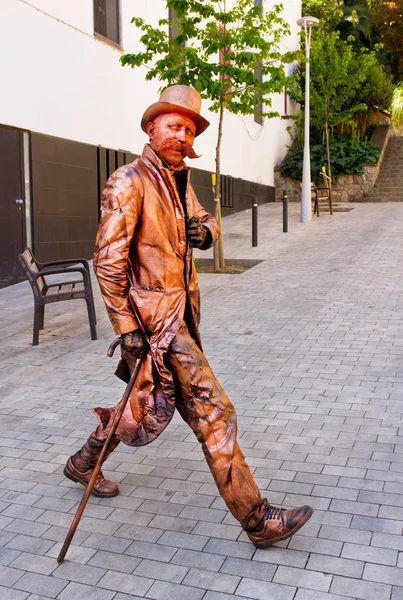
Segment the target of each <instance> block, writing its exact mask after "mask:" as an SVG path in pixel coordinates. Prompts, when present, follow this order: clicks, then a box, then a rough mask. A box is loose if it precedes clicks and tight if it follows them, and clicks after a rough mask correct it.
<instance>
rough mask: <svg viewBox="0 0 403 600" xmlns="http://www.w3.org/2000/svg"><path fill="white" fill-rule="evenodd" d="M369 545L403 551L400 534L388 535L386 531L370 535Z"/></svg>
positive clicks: (402, 539)
mask: <svg viewBox="0 0 403 600" xmlns="http://www.w3.org/2000/svg"><path fill="white" fill-rule="evenodd" d="M371 546H375V547H378V548H389V549H391V550H398V551H400V552H403V537H402V535H389V534H387V533H377V532H375V533H374V534H373V535H372V541H371Z"/></svg>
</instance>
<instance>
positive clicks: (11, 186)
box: [0, 126, 27, 288]
mask: <svg viewBox="0 0 403 600" xmlns="http://www.w3.org/2000/svg"><path fill="white" fill-rule="evenodd" d="M25 135H27V134H25ZM25 244H26V210H25V182H24V132H22V131H19V130H18V129H11V128H9V127H2V126H0V288H1V287H6V286H7V285H11V284H13V283H17V282H18V281H21V280H23V279H24V276H23V273H22V269H21V267H20V265H19V262H18V254H20V253H21V252H22V251H23V250H24V248H25Z"/></svg>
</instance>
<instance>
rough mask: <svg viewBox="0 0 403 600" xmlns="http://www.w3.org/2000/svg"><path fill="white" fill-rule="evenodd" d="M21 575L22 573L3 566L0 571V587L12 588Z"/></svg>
mask: <svg viewBox="0 0 403 600" xmlns="http://www.w3.org/2000/svg"><path fill="white" fill-rule="evenodd" d="M22 575H23V571H20V570H19V569H13V568H12V567H6V566H3V567H1V569H0V586H10V587H11V586H12V585H13V584H14V583H15V582H16V581H18V579H20V578H21V576H22Z"/></svg>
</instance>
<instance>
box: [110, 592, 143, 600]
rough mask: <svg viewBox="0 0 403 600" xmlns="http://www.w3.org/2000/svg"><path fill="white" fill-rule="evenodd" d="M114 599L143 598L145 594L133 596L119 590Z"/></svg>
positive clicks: (131, 599) (136, 599)
mask: <svg viewBox="0 0 403 600" xmlns="http://www.w3.org/2000/svg"><path fill="white" fill-rule="evenodd" d="M113 600H143V596H133V595H132V594H130V596H129V595H128V594H122V593H121V592H119V593H118V594H116V596H114V597H113Z"/></svg>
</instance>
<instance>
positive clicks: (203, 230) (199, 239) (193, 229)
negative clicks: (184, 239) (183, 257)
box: [186, 217, 211, 248]
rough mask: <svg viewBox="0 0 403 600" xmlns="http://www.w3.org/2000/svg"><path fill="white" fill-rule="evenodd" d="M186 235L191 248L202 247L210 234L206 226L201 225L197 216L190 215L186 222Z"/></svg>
mask: <svg viewBox="0 0 403 600" xmlns="http://www.w3.org/2000/svg"><path fill="white" fill-rule="evenodd" d="M186 233H187V236H188V239H189V242H190V245H191V246H192V248H204V247H205V246H206V245H208V244H207V239H208V238H210V237H211V234H210V232H209V230H208V228H207V227H205V226H204V225H202V224H201V223H200V221H199V220H198V219H197V217H192V218H191V219H190V221H189V223H188V227H187V232H186Z"/></svg>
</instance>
